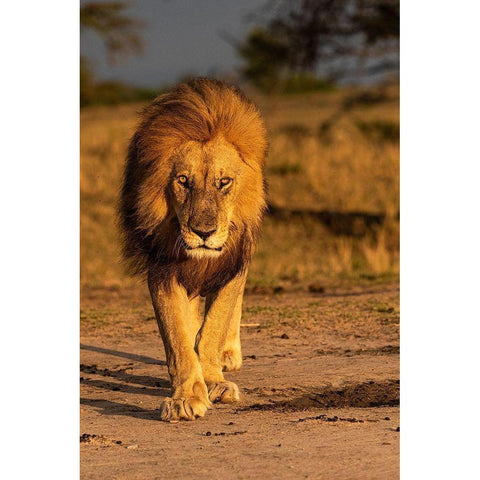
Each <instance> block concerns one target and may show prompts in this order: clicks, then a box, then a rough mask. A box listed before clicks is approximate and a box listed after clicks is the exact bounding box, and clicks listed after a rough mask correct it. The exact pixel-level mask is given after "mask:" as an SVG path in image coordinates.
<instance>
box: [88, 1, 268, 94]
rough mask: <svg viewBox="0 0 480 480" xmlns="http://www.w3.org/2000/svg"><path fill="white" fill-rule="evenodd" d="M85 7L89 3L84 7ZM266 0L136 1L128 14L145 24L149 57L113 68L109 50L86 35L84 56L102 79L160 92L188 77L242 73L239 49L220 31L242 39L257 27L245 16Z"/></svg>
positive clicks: (99, 41) (94, 37) (136, 57)
mask: <svg viewBox="0 0 480 480" xmlns="http://www.w3.org/2000/svg"><path fill="white" fill-rule="evenodd" d="M81 3H82V4H83V3H85V2H83V1H82V2H81ZM266 3H267V2H266V0H136V1H133V0H132V1H131V8H130V9H129V13H131V16H132V17H136V18H138V19H140V20H143V21H144V22H146V26H145V30H144V32H143V40H144V52H143V54H140V55H138V56H131V57H128V58H125V59H121V60H120V62H119V63H118V64H117V65H113V66H112V65H108V63H107V59H106V55H105V47H104V46H103V43H102V41H101V40H100V39H99V38H98V36H96V35H95V34H93V33H90V32H88V33H87V32H85V33H82V36H81V48H82V54H84V55H85V56H86V57H87V58H89V59H90V60H92V61H93V65H94V68H95V72H96V74H97V76H98V77H99V78H101V79H115V80H121V81H125V82H127V83H131V84H134V85H138V86H146V87H159V86H161V85H164V84H168V83H173V82H175V81H177V80H178V79H179V77H181V76H182V75H185V74H196V75H218V74H221V73H230V72H232V71H234V70H235V68H238V66H239V65H240V60H239V59H238V57H237V55H236V53H235V50H234V48H233V47H232V46H231V45H230V44H229V43H227V42H226V41H225V40H223V39H222V38H221V37H220V35H219V32H221V31H226V32H228V34H229V35H231V36H233V37H235V38H237V39H242V38H244V36H245V34H246V33H247V32H248V30H249V29H250V28H251V27H252V25H253V24H252V23H248V22H247V21H246V19H245V17H246V16H247V15H248V14H250V13H252V12H253V13H255V12H258V11H259V10H261V7H262V6H264V5H265V4H266Z"/></svg>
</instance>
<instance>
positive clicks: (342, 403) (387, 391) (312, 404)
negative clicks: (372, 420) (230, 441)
mask: <svg viewBox="0 0 480 480" xmlns="http://www.w3.org/2000/svg"><path fill="white" fill-rule="evenodd" d="M399 404H400V381H399V380H389V381H387V382H374V381H370V382H365V383H360V384H353V385H346V386H345V387H344V388H342V389H329V388H327V389H323V390H322V391H320V392H315V391H313V392H310V393H307V394H306V395H302V396H300V397H296V398H293V399H291V400H284V401H274V402H271V403H265V404H261V403H256V404H253V405H249V406H248V407H245V408H243V409H241V410H240V411H246V410H279V411H297V410H298V411H300V410H308V409H311V408H346V407H347V408H348V407H354V408H368V407H386V406H389V407H391V406H397V405H399Z"/></svg>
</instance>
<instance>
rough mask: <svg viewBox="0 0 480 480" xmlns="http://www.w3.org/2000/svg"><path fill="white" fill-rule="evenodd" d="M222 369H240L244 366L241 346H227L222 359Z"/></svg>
mask: <svg viewBox="0 0 480 480" xmlns="http://www.w3.org/2000/svg"><path fill="white" fill-rule="evenodd" d="M220 361H221V364H222V369H223V370H224V371H226V372H233V371H234V370H240V367H241V366H242V351H241V350H240V349H239V348H226V349H225V350H224V351H223V353H222V357H221V359H220Z"/></svg>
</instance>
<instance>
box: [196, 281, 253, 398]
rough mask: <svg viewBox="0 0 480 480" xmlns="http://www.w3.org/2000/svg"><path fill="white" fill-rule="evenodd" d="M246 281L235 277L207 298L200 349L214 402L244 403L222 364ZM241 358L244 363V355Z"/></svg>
mask: <svg viewBox="0 0 480 480" xmlns="http://www.w3.org/2000/svg"><path fill="white" fill-rule="evenodd" d="M245 277H246V275H245V274H242V275H240V276H238V277H235V278H234V279H233V280H232V281H231V282H229V283H228V284H227V285H225V286H224V287H223V288H222V289H220V290H219V291H218V292H217V293H216V294H215V295H211V296H209V297H207V302H206V306H205V320H204V323H203V326H202V328H201V330H200V332H199V334H198V336H197V345H196V349H197V352H198V357H199V359H200V364H201V366H202V372H203V376H204V378H205V383H206V384H207V387H208V392H209V398H210V400H211V401H212V402H222V403H231V402H236V401H238V400H239V399H240V392H239V390H238V387H237V385H236V384H235V383H233V382H228V381H226V380H225V378H224V376H223V372H222V370H223V363H222V362H223V358H224V351H225V346H226V342H227V339H229V334H230V331H229V329H230V325H231V322H232V319H233V318H234V313H235V312H236V311H237V309H238V299H239V297H241V295H243V289H244V286H245ZM240 309H241V302H240ZM238 321H240V320H239V319H238ZM234 330H235V328H234ZM232 338H233V339H234V340H235V339H237V340H238V344H236V345H235V347H236V352H239V351H240V344H239V343H240V342H239V338H238V337H236V338H235V336H233V337H232ZM239 354H240V362H241V353H240V352H239ZM238 367H239V365H238Z"/></svg>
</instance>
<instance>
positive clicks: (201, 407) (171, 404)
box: [160, 397, 210, 422]
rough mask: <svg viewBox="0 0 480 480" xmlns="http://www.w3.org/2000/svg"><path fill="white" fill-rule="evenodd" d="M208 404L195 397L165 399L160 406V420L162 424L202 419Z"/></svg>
mask: <svg viewBox="0 0 480 480" xmlns="http://www.w3.org/2000/svg"><path fill="white" fill-rule="evenodd" d="M209 406H210V405H209V404H208V403H207V402H205V401H204V400H201V399H200V398H197V397H190V398H166V399H165V400H164V401H163V402H162V404H161V405H160V419H161V420H163V421H164V422H172V421H176V420H195V419H196V418H197V417H203V416H204V415H205V412H206V411H207V409H208V408H209Z"/></svg>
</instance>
